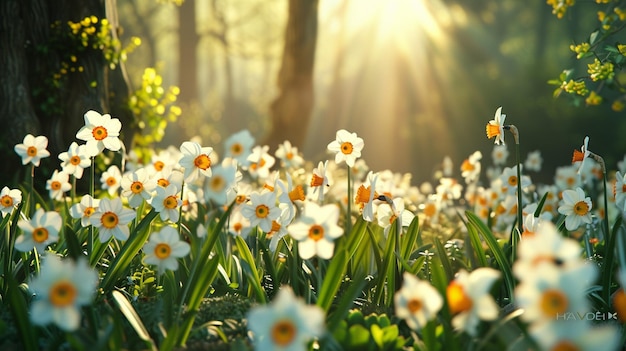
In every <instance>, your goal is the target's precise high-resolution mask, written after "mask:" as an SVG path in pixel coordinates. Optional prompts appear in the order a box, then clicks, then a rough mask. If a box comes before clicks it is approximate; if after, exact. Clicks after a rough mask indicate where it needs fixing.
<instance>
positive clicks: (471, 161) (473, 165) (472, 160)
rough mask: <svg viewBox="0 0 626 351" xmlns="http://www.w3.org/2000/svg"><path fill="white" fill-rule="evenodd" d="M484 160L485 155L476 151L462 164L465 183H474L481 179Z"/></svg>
mask: <svg viewBox="0 0 626 351" xmlns="http://www.w3.org/2000/svg"><path fill="white" fill-rule="evenodd" d="M482 158H483V154H482V153H481V152H480V151H475V152H474V153H473V154H471V155H470V156H469V157H468V158H467V159H465V160H464V161H463V163H462V164H461V176H462V177H463V178H465V183H468V184H469V183H473V182H475V181H477V180H478V178H479V177H480V169H481V165H480V160H481V159H482Z"/></svg>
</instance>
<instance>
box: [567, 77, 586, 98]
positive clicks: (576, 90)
mask: <svg viewBox="0 0 626 351" xmlns="http://www.w3.org/2000/svg"><path fill="white" fill-rule="evenodd" d="M561 89H563V90H564V91H565V92H566V93H570V94H578V95H581V96H586V95H587V94H589V89H587V86H586V85H585V82H584V81H575V80H573V79H570V80H569V81H566V82H565V81H564V82H563V83H562V84H561Z"/></svg>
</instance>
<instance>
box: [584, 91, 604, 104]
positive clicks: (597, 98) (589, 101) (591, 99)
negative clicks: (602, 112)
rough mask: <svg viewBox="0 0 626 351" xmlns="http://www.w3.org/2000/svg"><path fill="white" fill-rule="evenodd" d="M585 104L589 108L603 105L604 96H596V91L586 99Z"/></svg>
mask: <svg viewBox="0 0 626 351" xmlns="http://www.w3.org/2000/svg"><path fill="white" fill-rule="evenodd" d="M585 103H586V104H587V106H597V105H600V104H601V103H602V96H600V95H598V94H596V92H595V91H592V92H591V94H589V96H587V98H586V99H585Z"/></svg>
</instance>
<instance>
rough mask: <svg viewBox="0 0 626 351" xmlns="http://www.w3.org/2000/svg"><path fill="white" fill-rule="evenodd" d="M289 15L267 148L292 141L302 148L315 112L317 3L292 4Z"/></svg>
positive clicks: (312, 0)
mask: <svg viewBox="0 0 626 351" xmlns="http://www.w3.org/2000/svg"><path fill="white" fill-rule="evenodd" d="M288 12H289V18H288V20H287V28H286V30H285V48H284V51H283V57H282V63H281V67H280V71H279V73H278V89H279V95H278V97H277V98H276V100H274V102H273V103H272V104H271V106H270V114H271V120H272V129H271V131H270V133H269V135H268V136H267V139H266V144H267V143H280V142H282V141H283V140H289V141H291V143H292V144H293V145H295V146H298V147H302V145H303V144H304V139H305V137H306V132H307V128H308V124H309V121H310V119H311V113H312V110H313V100H314V93H313V67H314V61H315V46H316V40H317V20H318V19H317V16H318V0H289V10H288Z"/></svg>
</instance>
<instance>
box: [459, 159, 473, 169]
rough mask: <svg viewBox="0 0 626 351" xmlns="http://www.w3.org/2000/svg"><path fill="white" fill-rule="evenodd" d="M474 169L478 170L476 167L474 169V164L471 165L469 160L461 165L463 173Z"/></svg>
mask: <svg viewBox="0 0 626 351" xmlns="http://www.w3.org/2000/svg"><path fill="white" fill-rule="evenodd" d="M474 169H476V167H474V165H473V164H471V163H470V161H469V160H467V159H466V160H465V161H463V163H462V164H461V171H468V172H470V171H473V170H474Z"/></svg>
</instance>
